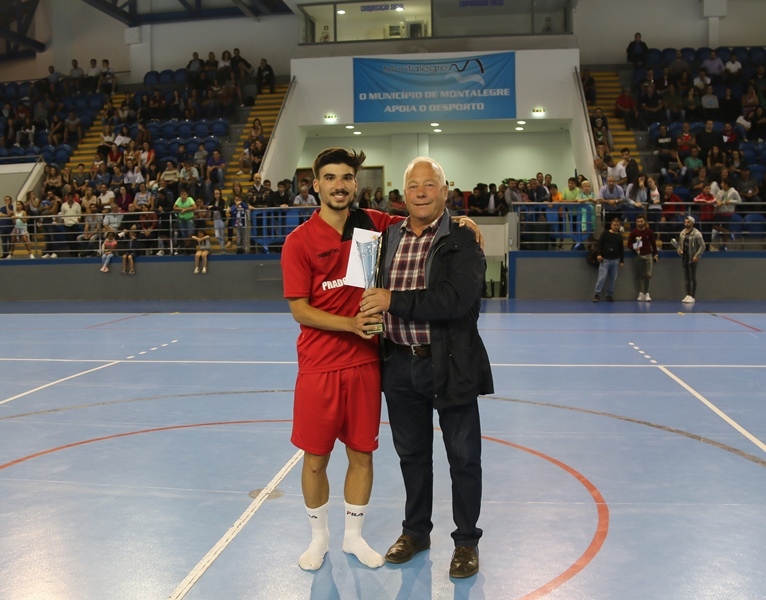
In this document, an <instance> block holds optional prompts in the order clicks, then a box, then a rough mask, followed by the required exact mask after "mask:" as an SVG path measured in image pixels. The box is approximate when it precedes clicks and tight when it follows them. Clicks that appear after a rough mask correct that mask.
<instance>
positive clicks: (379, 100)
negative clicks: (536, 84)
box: [354, 52, 516, 123]
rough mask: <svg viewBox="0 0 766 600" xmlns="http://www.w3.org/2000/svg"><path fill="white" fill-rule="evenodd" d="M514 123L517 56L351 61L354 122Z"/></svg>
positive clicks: (509, 54) (358, 59) (503, 54)
mask: <svg viewBox="0 0 766 600" xmlns="http://www.w3.org/2000/svg"><path fill="white" fill-rule="evenodd" d="M515 118H516V54H515V53H514V52H501V53H497V54H481V55H476V56H465V57H461V58H442V59H438V58H436V59H427V60H388V59H380V58H355V59H354V122H355V123H381V122H390V121H426V120H437V121H458V120H460V121H463V120H474V119H515Z"/></svg>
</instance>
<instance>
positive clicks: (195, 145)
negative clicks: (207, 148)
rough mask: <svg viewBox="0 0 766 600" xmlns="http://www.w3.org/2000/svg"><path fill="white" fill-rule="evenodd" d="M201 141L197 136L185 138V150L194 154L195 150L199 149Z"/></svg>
mask: <svg viewBox="0 0 766 600" xmlns="http://www.w3.org/2000/svg"><path fill="white" fill-rule="evenodd" d="M201 143H202V140H200V139H199V138H198V137H190V138H187V140H186V141H185V142H184V146H185V147H186V152H188V153H189V154H194V153H195V152H196V151H197V150H199V147H200V144H201Z"/></svg>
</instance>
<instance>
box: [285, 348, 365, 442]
mask: <svg viewBox="0 0 766 600" xmlns="http://www.w3.org/2000/svg"><path fill="white" fill-rule="evenodd" d="M379 429H380V365H379V363H378V362H373V363H367V364H364V365H359V366H357V367H349V368H347V369H342V370H340V371H330V372H327V373H306V374H300V373H299V374H298V380H297V381H296V383H295V405H294V408H293V435H292V438H291V441H292V443H293V444H295V445H296V446H297V447H298V448H300V449H301V450H304V451H306V452H309V453H311V454H318V455H323V454H329V453H330V452H332V449H333V447H334V446H335V440H336V439H337V440H340V441H341V442H343V443H344V444H345V445H346V446H347V447H349V448H351V449H352V450H356V451H357V452H372V451H373V450H376V449H377V447H378V430H379Z"/></svg>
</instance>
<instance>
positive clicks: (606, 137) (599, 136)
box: [593, 119, 614, 151]
mask: <svg viewBox="0 0 766 600" xmlns="http://www.w3.org/2000/svg"><path fill="white" fill-rule="evenodd" d="M593 140H594V142H595V143H596V144H599V143H603V144H606V146H607V148H608V149H609V150H610V151H611V149H612V148H614V140H613V139H612V133H611V132H610V131H609V128H608V127H607V126H606V124H605V123H604V120H603V119H596V121H595V124H594V125H593Z"/></svg>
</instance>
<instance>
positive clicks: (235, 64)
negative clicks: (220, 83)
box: [231, 48, 253, 81]
mask: <svg viewBox="0 0 766 600" xmlns="http://www.w3.org/2000/svg"><path fill="white" fill-rule="evenodd" d="M231 69H232V71H234V74H235V75H236V76H237V79H238V80H239V81H241V80H243V79H244V78H245V77H247V76H248V75H249V74H250V73H252V72H253V65H251V64H250V63H249V62H248V61H247V60H246V59H245V58H244V57H243V56H242V55H241V54H240V52H239V48H234V56H232V57H231Z"/></svg>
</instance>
